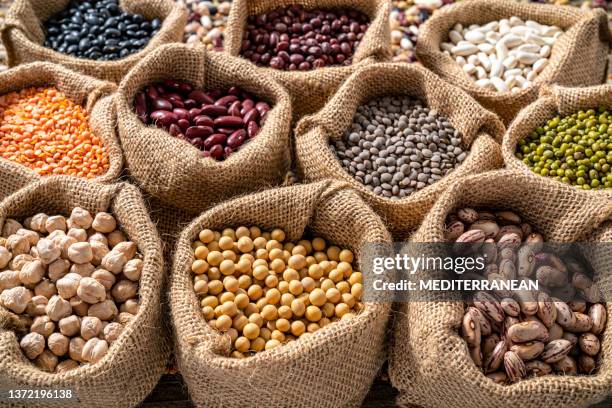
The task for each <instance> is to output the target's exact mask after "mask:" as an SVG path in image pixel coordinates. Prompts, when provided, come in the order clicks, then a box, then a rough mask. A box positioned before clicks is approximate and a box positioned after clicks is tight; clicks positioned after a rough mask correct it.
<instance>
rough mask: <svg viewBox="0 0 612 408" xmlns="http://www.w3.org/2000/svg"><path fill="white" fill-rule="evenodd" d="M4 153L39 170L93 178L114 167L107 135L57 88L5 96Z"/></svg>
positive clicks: (0, 122) (0, 130)
mask: <svg viewBox="0 0 612 408" xmlns="http://www.w3.org/2000/svg"><path fill="white" fill-rule="evenodd" d="M0 157H2V158H5V159H8V160H11V161H14V162H16V163H20V164H23V165H25V166H27V167H29V168H31V169H32V170H34V171H36V172H37V173H38V174H40V175H43V176H47V175H52V174H65V175H72V176H77V177H84V178H92V177H97V176H100V175H102V174H104V173H105V172H106V171H107V170H108V168H109V157H108V153H107V151H106V149H105V148H104V146H103V144H102V141H101V140H100V138H99V137H98V136H96V135H95V134H94V133H93V131H92V130H91V128H90V127H89V122H88V115H87V112H86V111H85V109H84V108H83V107H82V106H80V105H77V104H75V103H74V102H72V101H71V100H70V99H68V98H67V97H66V95H64V94H63V93H62V92H60V91H58V90H57V89H55V88H27V89H23V90H21V91H19V92H11V93H8V94H5V95H2V96H0Z"/></svg>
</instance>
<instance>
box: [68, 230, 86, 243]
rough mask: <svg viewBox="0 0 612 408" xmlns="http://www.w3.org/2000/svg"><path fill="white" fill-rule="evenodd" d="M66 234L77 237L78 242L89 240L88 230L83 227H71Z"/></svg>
mask: <svg viewBox="0 0 612 408" xmlns="http://www.w3.org/2000/svg"><path fill="white" fill-rule="evenodd" d="M66 236H69V237H72V238H74V239H76V240H77V242H85V241H87V231H85V230H84V229H82V228H70V229H69V230H68V233H67V234H66Z"/></svg>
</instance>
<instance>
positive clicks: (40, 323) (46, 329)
mask: <svg viewBox="0 0 612 408" xmlns="http://www.w3.org/2000/svg"><path fill="white" fill-rule="evenodd" d="M53 330H55V323H53V322H52V321H51V319H49V316H46V315H43V316H38V317H36V318H34V321H33V322H32V326H30V331H32V332H34V333H38V334H40V335H42V336H44V337H49V336H50V335H51V333H53Z"/></svg>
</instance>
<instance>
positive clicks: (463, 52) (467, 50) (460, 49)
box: [451, 43, 478, 57]
mask: <svg viewBox="0 0 612 408" xmlns="http://www.w3.org/2000/svg"><path fill="white" fill-rule="evenodd" d="M477 52H478V47H476V46H475V45H474V44H470V43H461V44H460V45H456V46H454V47H453V49H452V50H451V53H453V54H456V55H459V56H462V57H466V56H468V55H472V54H475V53H477Z"/></svg>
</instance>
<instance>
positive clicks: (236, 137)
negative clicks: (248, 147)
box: [227, 129, 247, 149]
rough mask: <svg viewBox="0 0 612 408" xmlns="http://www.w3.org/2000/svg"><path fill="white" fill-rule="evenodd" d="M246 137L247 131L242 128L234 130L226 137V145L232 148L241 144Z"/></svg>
mask: <svg viewBox="0 0 612 408" xmlns="http://www.w3.org/2000/svg"><path fill="white" fill-rule="evenodd" d="M246 139H247V132H246V130H244V129H240V130H237V131H235V132H234V133H232V134H231V135H230V137H228V138H227V145H228V146H229V147H231V148H233V149H235V148H238V147H240V146H242V144H243V143H244V141H245V140H246Z"/></svg>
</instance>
